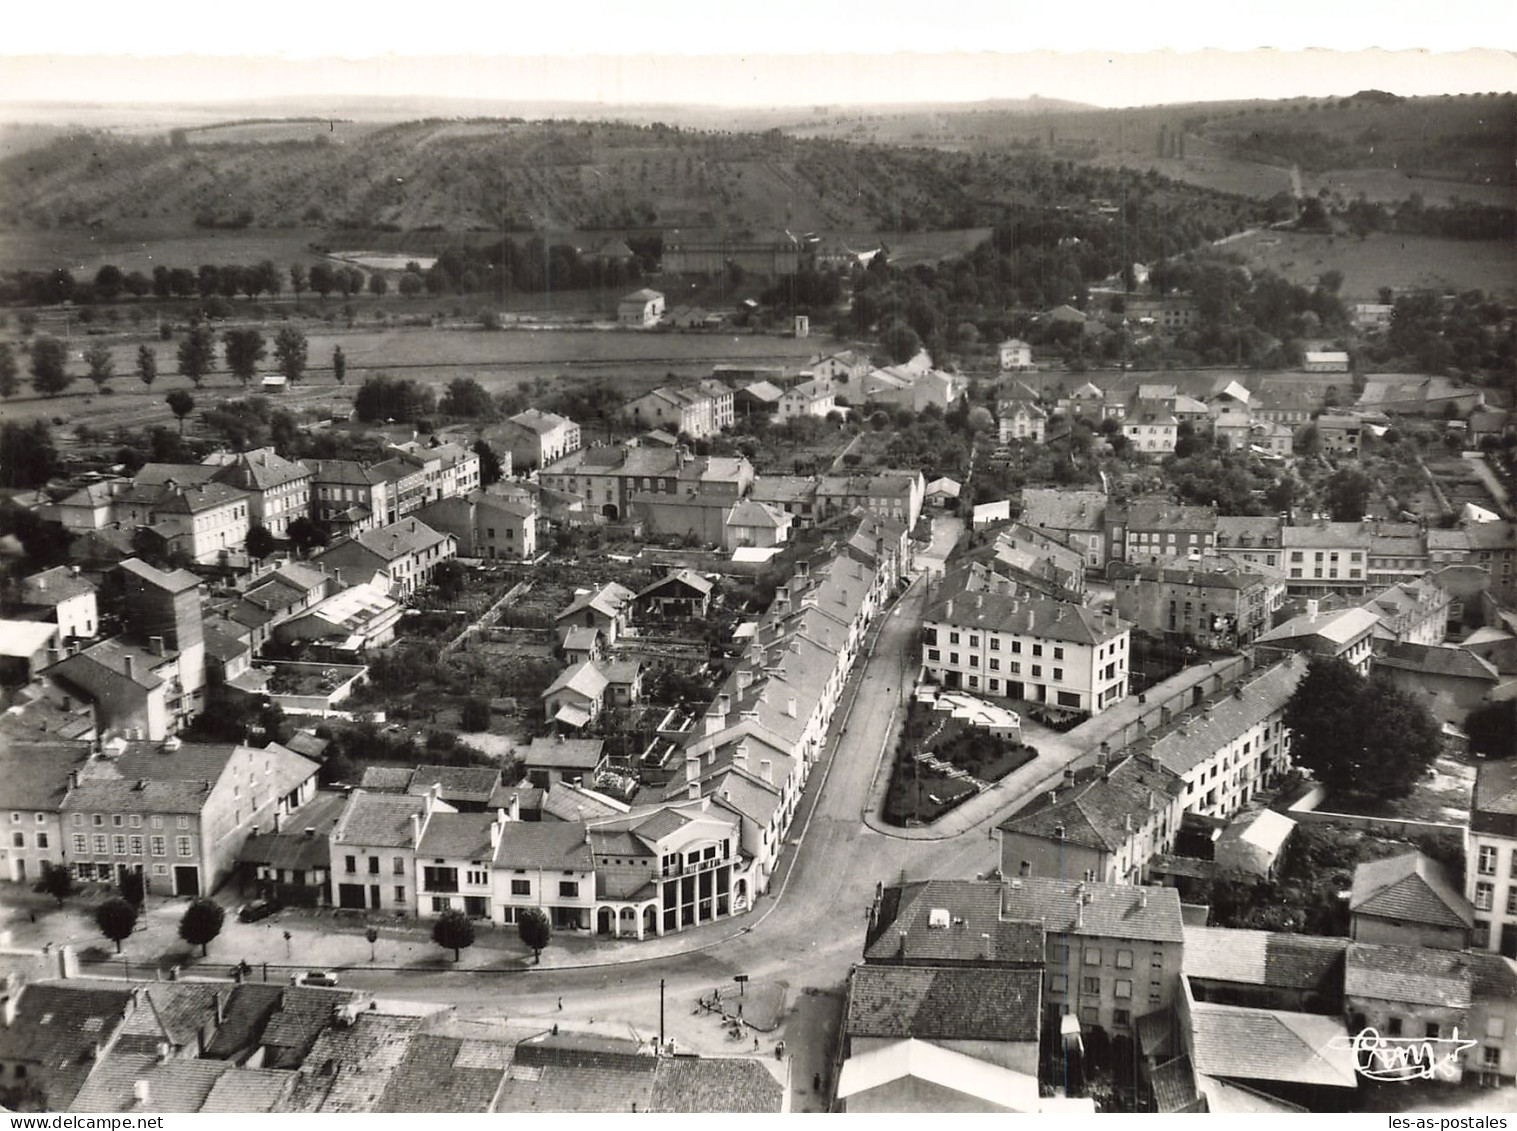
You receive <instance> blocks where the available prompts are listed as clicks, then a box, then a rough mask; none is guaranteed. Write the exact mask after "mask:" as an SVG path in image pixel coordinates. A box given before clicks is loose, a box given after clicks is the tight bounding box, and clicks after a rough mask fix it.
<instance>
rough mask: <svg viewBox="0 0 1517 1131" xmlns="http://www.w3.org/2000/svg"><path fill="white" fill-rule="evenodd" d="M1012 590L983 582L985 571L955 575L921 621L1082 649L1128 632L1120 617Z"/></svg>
mask: <svg viewBox="0 0 1517 1131" xmlns="http://www.w3.org/2000/svg"><path fill="white" fill-rule="evenodd" d="M1006 589H1011V590H1012V591H1011V592H1006V591H1004V590H1006ZM987 590H988V591H987ZM1015 590H1016V586H1015V583H1014V582H1011V581H1009V580H1007V579H996V578H994V576H993V575H992V576H989V577H987V576H986V575H984V573H983V571H979V572H978V573H977V572H976V571H975V570H974V569H972V568H970V567H966V568H964V569H960V570H956V571H955V572H953V573H950V574H949V575H948V576H947V577H946V578H945V579H944V580H943V581H942V582H941V584H940V587H939V589H938V594H937V597H936V599H935V600H933V601H932V603H931V604H930V605H929V606H928V608H927V611H926V614H925V619H926V620H928V621H937V622H938V623H940V624H948V625H952V626H954V627H955V628H969V629H974V628H978V629H981V630H983V631H989V632H1010V633H1015V634H1017V635H1020V636H1036V637H1040V638H1042V639H1044V640H1064V641H1069V642H1070V643H1074V644H1086V645H1095V644H1102V643H1104V642H1106V641H1108V640H1113V639H1116V638H1117V637H1119V636H1121V635H1122V634H1123V633H1125V632H1127V631H1129V629H1131V627H1132V626H1131V625H1130V624H1128V622H1127V621H1124V620H1122V619H1121V618H1120V617H1116V616H1111V615H1108V614H1106V613H1100V612H1097V611H1095V610H1094V609H1091V608H1089V607H1087V606H1084V605H1074V604H1070V603H1069V602H1067V601H1059V600H1056V599H1054V598H1052V597H1044V596H1042V595H1040V594H1037V593H1031V592H1016V591H1015Z"/></svg>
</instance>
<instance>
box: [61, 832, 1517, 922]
mask: <svg viewBox="0 0 1517 1131" xmlns="http://www.w3.org/2000/svg"><path fill="white" fill-rule="evenodd" d="M37 835H38V836H41V835H42V834H41V833H38V834H37ZM37 847H38V848H41V847H42V846H41V845H40V844H39V845H38V846H37ZM1506 913H1507V914H1508V915H1517V886H1514V887H1509V888H1507V889H1506Z"/></svg>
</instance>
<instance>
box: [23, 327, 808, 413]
mask: <svg viewBox="0 0 1517 1131" xmlns="http://www.w3.org/2000/svg"><path fill="white" fill-rule="evenodd" d="M266 334H267V328H266ZM93 340H95V341H102V342H104V343H105V344H107V345H108V346H109V347H110V349H111V353H112V354H113V356H114V357H115V360H116V374H117V376H116V378H115V379H114V380H113V381H112V382H111V385H110V388H111V389H112V390H113V392H112V393H110V394H108V395H105V396H101V395H99V394H98V393H97V392H96V389H95V386H94V385H93V384H91V383H90V382H89V381H87V380H84V379H83V378H82V377H81V378H79V379H77V380H76V381H75V382H74V384H73V385H71V386H70V387H69V390H68V392H67V393H66V394H64V395H63V396H59V397H48V398H41V397H36V396H32V395H31V391H30V386H27V387H26V392H25V394H23V395H22V396H19V397H16V398H13V399H12V400H10V401H7V402H6V403H5V404H4V405H3V406H0V419H5V420H30V419H34V418H35V417H38V416H43V417H48V418H52V417H64V418H66V419H67V421H68V422H69V423H70V424H81V423H89V424H91V425H93V426H96V427H114V426H116V425H130V426H141V425H144V424H149V423H168V422H170V421H171V419H172V418H171V416H170V414H169V411H168V409H167V408H166V407H165V405H164V403H163V400H164V397H165V396H166V395H167V394H168V393H169V392H170V391H172V390H174V389H181V388H191V385H190V383H189V381H188V380H186V379H185V378H183V377H179V376H177V374H176V373H175V370H176V368H177V364H178V363H177V361H176V359H175V351H176V350H177V348H178V344H177V342H174V341H170V342H163V341H159V340H158V339H157V338H147V337H144V336H143V335H139V334H123V335H117V336H114V337H100V338H95V339H93ZM83 341H84V339H82V338H80V337H79V336H77V335H76V336H75V338H74V341H73V348H72V349H71V357H72V359H73V360H72V363H71V366H70V368H71V369H72V371H73V372H75V373H76V374H77V373H82V372H83V368H84V367H83V365H82V364H81V363H80V362H79V360H78V355H79V352H80V351H81V350H82V349H83V348H84V347H83V344H82V343H83ZM307 342H308V344H309V350H310V358H311V369H310V371H309V373H308V376H307V379H306V380H305V381H304V382H302V383H301V384H300V385H299V386H298V387H296V388H294V389H290V390H287V391H286V392H283V393H279V394H276V398H277V400H278V401H279V403H281V404H285V405H286V406H287V407H291V408H302V409H304V408H319V409H321V410H322V411H324V412H330V411H336V412H340V413H345V411H346V406H348V405H350V404H351V402H352V397H353V392H354V390H356V388H357V387H358V385H360V384H362V382H363V379H364V378H365V377H366V376H368V375H369V374H371V373H375V372H380V371H383V372H386V373H390V374H392V375H394V376H404V377H407V378H410V379H412V380H415V381H421V382H424V383H429V384H432V385H433V386H434V387H436V389H437V390H438V392H439V393H440V392H441V391H442V389H443V388H444V387H445V386H446V385H447V383H448V382H449V381H451V380H453V379H454V378H455V377H469V378H472V379H474V380H476V381H478V382H479V383H480V384H481V385H483V386H484V387H485V388H486V389H488V390H490V391H491V392H492V393H493V392H499V391H503V390H506V389H512V388H515V387H516V386H518V385H520V384H522V383H523V382H527V381H530V380H532V379H533V378H536V377H550V378H551V377H559V376H570V377H578V378H580V379H587V378H590V377H600V376H604V377H606V378H607V379H608V380H610V381H611V382H613V383H614V384H616V385H617V386H618V387H621V388H622V389H623V390H624V391H625V392H627V393H629V394H630V395H636V394H637V393H639V392H642V391H645V390H646V389H649V388H652V387H653V386H654V385H657V384H659V383H660V382H661V381H662V380H664V379H665V377H666V376H667V375H668V374H671V373H672V374H674V375H675V376H676V377H682V378H693V377H701V376H706V375H708V374H709V373H710V370H711V367H712V366H713V365H716V364H720V363H734V362H751V363H753V364H772V365H793V366H799V365H804V364H805V363H806V362H807V361H809V360H810V359H811V358H812V357H813V356H815V355H816V354H817V353H819V352H826V351H827V350H829V349H832V348H835V344H834V343H832V342H831V341H830V340H829V339H826V338H823V337H813V338H809V339H799V340H798V339H795V338H784V337H777V336H771V335H759V334H666V333H653V334H649V333H637V332H626V331H617V330H606V331H595V330H536V331H498V332H491V331H485V330H477V329H428V328H406V329H389V330H352V331H345V330H331V329H328V328H327V327H325V326H321V327H309V328H307ZM144 343H146V344H148V345H149V346H151V347H152V348H153V350H154V352H155V354H156V355H157V357H158V365H159V377H158V380H157V381H156V382H155V383H154V385H153V387H152V389H151V390H150V391H143V386H142V384H141V382H139V381H138V380H137V378H136V376H135V366H136V355H137V348H138V346H139V345H141V344H144ZM339 345H340V346H341V347H342V349H343V352H344V353H345V354H346V355H347V358H348V380H347V383H346V385H345V386H339V385H337V384H335V383H334V382H333V380H332V372H331V357H332V351H333V349H334V347H336V346H339ZM219 360H220V359H219V350H218V362H219ZM272 368H273V366H272V363H271V362H265V364H264V366H263V367H262V369H261V370H260V372H268V371H271V370H272ZM251 391H254V392H256V391H257V389H256V388H254V389H253V390H251ZM243 392H244V390H243V389H242V387H241V386H240V385H239V384H238V383H237V382H236V381H235V380H233V378H232V377H231V375H230V374H229V373H228V372H227V371H226V370H225V369H220V370H218V371H216V372H214V373H213V374H212V375H211V376H210V377H209V378H208V379H207V381H206V385H205V388H204V389H202V390H200V391H198V392H195V394H194V395H195V399H196V401H197V403H199V404H202V405H209V404H212V403H214V402H215V401H216V400H218V399H225V398H228V397H234V396H241V395H242V394H243Z"/></svg>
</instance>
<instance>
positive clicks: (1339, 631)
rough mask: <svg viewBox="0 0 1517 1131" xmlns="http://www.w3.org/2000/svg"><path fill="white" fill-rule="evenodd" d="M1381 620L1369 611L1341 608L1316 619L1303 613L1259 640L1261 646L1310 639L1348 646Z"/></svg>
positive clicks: (1271, 630)
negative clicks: (1319, 639)
mask: <svg viewBox="0 0 1517 1131" xmlns="http://www.w3.org/2000/svg"><path fill="white" fill-rule="evenodd" d="M1379 622H1380V618H1379V617H1377V616H1375V614H1374V613H1372V612H1370V611H1369V610H1368V609H1360V608H1353V609H1339V610H1338V611H1337V612H1330V613H1319V614H1318V615H1317V616H1315V617H1314V616H1309V615H1307V614H1304V613H1303V614H1302V615H1301V616H1299V617H1292V618H1291V619H1290V620H1288V621H1286V622H1285V623H1284V624H1282V625H1280V626H1278V627H1276V628H1272V629H1270V631H1268V632H1266V633H1264V635H1262V636H1260V637H1259V639H1258V641H1257V642H1258V643H1260V644H1268V643H1273V642H1276V641H1283V640H1310V639H1312V638H1313V637H1320V638H1321V639H1323V640H1326V641H1328V642H1329V643H1332V644H1340V645H1341V644H1347V643H1348V642H1349V641H1351V640H1354V639H1355V638H1357V637H1359V636H1361V635H1363V634H1364V633H1366V632H1370V631H1372V630H1373V629H1374V627H1375V625H1377V624H1378V623H1379Z"/></svg>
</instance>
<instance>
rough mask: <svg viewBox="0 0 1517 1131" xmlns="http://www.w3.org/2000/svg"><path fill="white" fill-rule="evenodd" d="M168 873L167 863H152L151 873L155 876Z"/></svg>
mask: <svg viewBox="0 0 1517 1131" xmlns="http://www.w3.org/2000/svg"><path fill="white" fill-rule="evenodd" d="M168 874H169V866H168V865H167V864H154V865H153V875H155V876H166V875H168Z"/></svg>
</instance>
